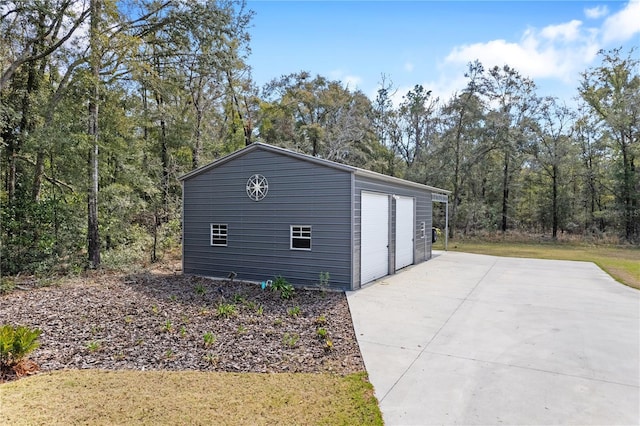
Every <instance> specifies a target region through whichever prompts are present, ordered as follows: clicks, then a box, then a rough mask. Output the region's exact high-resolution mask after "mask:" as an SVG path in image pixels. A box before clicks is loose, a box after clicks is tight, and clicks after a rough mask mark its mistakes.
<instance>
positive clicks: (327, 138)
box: [0, 0, 640, 274]
mask: <svg viewBox="0 0 640 426" xmlns="http://www.w3.org/2000/svg"><path fill="white" fill-rule="evenodd" d="M251 18H252V12H251V11H250V10H248V9H247V8H246V5H245V4H244V2H243V1H233V0H224V1H212V0H206V1H200V2H187V1H172V0H165V1H158V0H124V1H116V0H40V1H36V0H23V1H0V33H1V37H2V39H1V43H0V99H1V104H0V166H1V168H2V172H1V176H0V179H1V184H2V185H1V188H0V201H1V204H2V205H1V207H2V208H1V211H0V220H1V226H2V227H1V230H0V234H1V239H2V241H1V243H2V245H1V247H0V256H1V259H0V266H1V267H2V273H3V274H15V273H19V272H22V271H25V272H43V273H47V272H51V271H59V272H68V271H73V270H82V269H84V268H97V267H99V266H100V265H101V264H103V263H106V264H109V265H117V264H119V263H121V262H127V261H131V260H140V259H142V258H145V259H147V260H148V261H156V260H157V259H158V258H159V257H161V256H162V255H163V253H164V252H165V251H166V250H167V249H170V248H172V247H174V246H175V245H176V244H178V241H179V235H180V198H181V187H180V185H179V183H178V181H177V177H178V176H180V175H181V174H183V173H186V172H188V171H190V170H192V169H194V168H197V167H199V166H202V165H204V164H206V163H208V162H209V161H212V160H214V159H216V158H219V157H221V156H223V155H225V154H228V153H231V152H233V151H235V150H237V149H239V148H241V147H243V146H246V145H248V144H250V143H253V142H255V141H262V142H266V143H270V144H273V145H278V146H282V147H286V148H290V149H294V150H296V151H300V152H304V153H307V154H310V155H314V156H318V157H322V158H326V159H329V160H332V161H337V162H341V163H346V164H350V165H355V166H358V167H363V168H367V169H370V170H374V171H378V172H381V173H385V174H389V175H393V176H397V177H401V178H404V179H409V180H413V181H416V182H420V183H425V184H428V185H432V186H437V187H441V188H445V189H449V190H451V191H452V194H451V196H450V216H451V221H450V223H451V226H450V233H451V236H452V237H455V236H457V235H459V234H461V233H472V232H477V231H483V230H490V231H502V232H506V231H508V230H511V229H515V230H522V231H525V232H534V233H548V234H549V235H550V236H551V237H553V238H556V237H557V236H558V234H559V233H564V232H567V233H575V234H583V235H596V236H598V235H615V236H618V237H620V238H622V239H623V240H626V241H628V242H632V243H637V242H638V241H639V239H640V206H639V201H640V200H639V198H640V195H639V194H640V172H639V171H638V166H637V161H638V156H639V155H640V142H639V140H638V139H639V136H638V135H639V122H640V114H639V111H640V76H639V72H638V71H639V68H640V63H639V60H638V59H637V57H634V54H635V53H636V52H635V51H634V50H631V51H629V52H624V51H622V49H616V50H612V51H608V52H601V54H600V57H599V59H600V63H599V65H598V66H596V67H594V68H590V69H588V70H585V71H584V72H583V73H582V76H581V81H580V85H579V87H578V90H577V93H576V97H577V98H578V101H577V102H576V105H578V106H577V107H570V106H567V105H566V104H565V103H563V102H562V101H561V100H559V99H555V98H550V97H541V96H539V95H538V94H537V93H536V86H535V83H534V81H532V80H531V79H529V78H527V77H525V76H522V75H521V74H520V73H519V72H518V71H517V70H515V69H513V68H511V67H509V66H508V65H505V66H503V67H495V68H491V69H485V68H484V66H483V65H482V64H481V63H479V62H477V61H476V62H474V63H471V64H469V67H468V70H467V72H466V74H465V77H466V81H467V82H466V87H465V88H464V89H463V90H461V91H460V92H458V93H456V94H454V95H452V96H451V97H450V98H449V99H438V98H435V97H434V96H433V95H432V92H431V91H430V90H428V88H425V87H423V86H421V85H416V86H415V87H414V88H413V89H412V90H410V91H409V92H408V93H407V94H406V95H405V96H404V97H403V98H402V102H400V104H398V105H396V104H394V103H393V102H392V98H393V96H394V91H395V89H394V87H393V84H392V83H391V81H390V80H389V79H388V77H386V76H384V75H383V76H382V78H381V82H380V85H379V90H378V92H377V96H376V98H375V99H369V98H368V97H367V96H366V95H365V94H363V93H362V92H361V91H359V90H352V89H350V88H349V87H348V86H345V85H344V84H343V83H342V82H340V81H334V80H330V79H327V78H325V77H322V76H319V75H316V76H314V75H312V74H311V73H309V72H306V71H301V72H295V73H292V74H290V75H285V76H281V77H279V78H275V79H274V80H273V81H271V82H270V83H268V84H267V85H265V86H264V87H262V88H258V87H256V85H255V84H254V83H253V82H252V79H251V70H250V68H249V66H248V65H247V58H248V56H249V55H250V32H249V29H250V22H251Z"/></svg>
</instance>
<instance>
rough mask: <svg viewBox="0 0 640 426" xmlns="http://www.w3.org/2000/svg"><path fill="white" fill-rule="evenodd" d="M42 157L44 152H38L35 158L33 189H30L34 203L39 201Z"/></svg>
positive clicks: (42, 170)
mask: <svg viewBox="0 0 640 426" xmlns="http://www.w3.org/2000/svg"><path fill="white" fill-rule="evenodd" d="M44 156H45V153H44V151H42V150H38V154H37V156H36V168H35V171H34V175H33V187H32V188H31V198H32V199H33V202H34V203H37V202H38V201H40V191H41V188H42V177H43V175H44Z"/></svg>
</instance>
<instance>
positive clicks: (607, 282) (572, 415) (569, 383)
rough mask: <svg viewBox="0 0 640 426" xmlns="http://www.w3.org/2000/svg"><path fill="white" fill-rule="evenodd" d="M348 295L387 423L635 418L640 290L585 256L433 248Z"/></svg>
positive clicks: (639, 402)
mask: <svg viewBox="0 0 640 426" xmlns="http://www.w3.org/2000/svg"><path fill="white" fill-rule="evenodd" d="M347 298H348V301H349V307H350V309H351V314H352V316H353V322H354V328H355V331H356V335H357V338H358V343H359V344H360V349H361V351H362V356H363V358H364V362H365V365H366V368H367V371H368V373H369V378H370V380H371V382H372V383H373V386H374V387H375V392H376V396H377V397H378V400H379V401H380V408H381V410H382V414H383V417H384V420H385V423H386V424H387V425H400V424H403V425H405V424H406V425H409V424H544V425H549V424H606V425H610V424H635V425H637V424H639V423H640V292H638V291H637V290H633V289H631V288H628V287H625V286H623V285H622V284H619V283H617V282H615V281H614V280H613V279H612V278H611V277H609V275H607V274H606V273H605V272H604V271H602V270H601V269H600V268H598V267H597V266H595V265H594V264H592V263H587V262H568V261H555V260H536V259H515V258H498V257H493V256H483V255H474V254H466V253H457V252H446V253H436V256H435V257H434V258H433V259H432V260H430V261H428V262H425V263H422V264H420V265H416V266H412V267H409V268H407V269H406V270H405V271H403V272H401V273H398V274H396V275H393V276H390V277H386V278H384V279H383V280H380V281H378V282H376V283H374V284H373V285H371V286H369V287H367V288H364V289H362V290H359V291H356V292H351V293H349V294H348V295H347Z"/></svg>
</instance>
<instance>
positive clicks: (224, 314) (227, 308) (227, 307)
mask: <svg viewBox="0 0 640 426" xmlns="http://www.w3.org/2000/svg"><path fill="white" fill-rule="evenodd" d="M217 314H218V316H219V317H220V318H228V317H231V316H234V315H235V314H236V306H235V305H232V304H230V303H221V304H219V305H218V308H217Z"/></svg>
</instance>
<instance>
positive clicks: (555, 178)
mask: <svg viewBox="0 0 640 426" xmlns="http://www.w3.org/2000/svg"><path fill="white" fill-rule="evenodd" d="M552 169H553V172H552V175H553V176H552V181H553V188H552V197H553V199H552V210H553V213H552V214H553V219H552V230H551V236H552V237H553V239H554V240H555V239H556V238H557V237H558V166H557V165H556V164H554V165H553V166H552Z"/></svg>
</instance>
